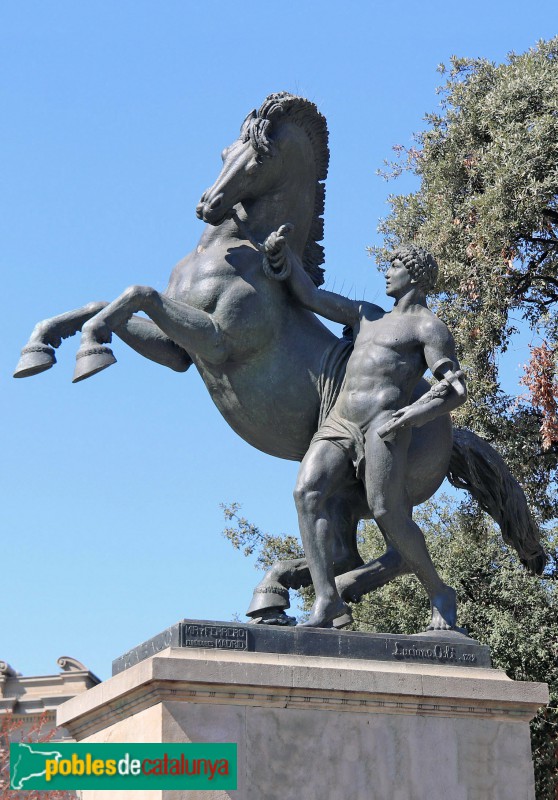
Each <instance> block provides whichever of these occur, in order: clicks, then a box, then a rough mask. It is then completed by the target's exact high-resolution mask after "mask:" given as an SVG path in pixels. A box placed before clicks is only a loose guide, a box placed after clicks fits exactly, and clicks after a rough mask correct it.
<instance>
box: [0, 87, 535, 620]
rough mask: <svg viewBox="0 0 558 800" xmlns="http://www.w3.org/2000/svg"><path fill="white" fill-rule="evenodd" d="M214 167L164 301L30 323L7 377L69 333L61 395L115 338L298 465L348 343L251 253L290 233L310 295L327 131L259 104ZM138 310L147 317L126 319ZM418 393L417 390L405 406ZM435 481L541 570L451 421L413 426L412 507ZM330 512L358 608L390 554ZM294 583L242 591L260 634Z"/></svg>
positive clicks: (275, 581)
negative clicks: (376, 550) (72, 358)
mask: <svg viewBox="0 0 558 800" xmlns="http://www.w3.org/2000/svg"><path fill="white" fill-rule="evenodd" d="M222 158H223V168H222V170H221V173H220V175H219V177H218V178H217V180H216V182H215V183H214V184H213V186H212V187H211V188H210V189H208V190H207V191H206V192H204V194H203V195H202V197H201V200H200V203H199V205H198V207H197V215H198V217H199V218H200V219H201V220H203V221H204V222H205V223H207V225H206V227H205V230H204V232H203V234H202V236H201V239H200V241H199V243H198V245H197V247H196V248H195V249H194V250H193V251H192V252H191V253H190V254H189V255H188V256H186V257H185V258H184V259H183V260H182V261H180V262H179V263H178V264H177V265H176V267H175V268H174V270H173V271H172V273H171V276H170V280H169V284H168V287H167V289H166V290H165V291H164V292H158V291H156V290H155V289H153V288H150V287H146V286H131V287H129V288H128V289H126V290H125V291H124V292H123V293H122V294H121V295H120V296H119V297H117V298H116V300H114V301H113V302H111V303H102V302H97V303H90V304H89V305H86V306H84V307H82V308H79V309H77V310H74V311H70V312H67V313H65V314H62V315H60V316H56V317H53V318H51V319H48V320H46V321H44V322H41V323H39V324H38V325H37V326H36V327H35V329H34V330H33V333H32V335H31V338H30V340H29V342H28V344H27V345H26V346H25V347H24V348H23V350H22V355H21V359H20V362H19V364H18V366H17V369H16V372H15V377H27V376H30V375H35V374H37V373H39V372H42V371H44V370H46V369H48V368H49V367H51V366H52V365H53V364H54V363H55V361H56V359H55V354H54V350H55V348H57V347H58V346H59V345H60V344H61V341H62V340H63V339H65V338H67V337H69V336H72V335H74V334H75V333H77V332H78V331H81V334H82V335H81V345H80V348H79V350H78V352H77V364H76V371H75V375H74V382H76V381H81V380H84V379H85V378H88V377H89V376H91V375H94V374H95V373H96V372H99V371H100V370H102V369H105V368H106V367H108V366H110V365H111V364H113V363H114V362H115V361H116V359H115V357H114V355H113V353H112V350H111V349H110V348H109V347H108V344H110V342H111V339H112V334H113V333H116V335H117V336H118V337H120V338H121V339H122V340H123V341H124V342H126V343H127V344H128V345H130V346H131V347H132V348H133V349H134V350H136V351H137V352H138V353H140V354H141V355H143V356H145V357H146V358H149V359H151V360H152V361H156V362H157V363H159V364H162V365H164V366H166V367H169V368H170V369H173V370H176V371H178V372H184V371H186V370H187V369H188V368H189V367H190V366H191V365H192V364H194V365H195V366H196V368H197V369H198V371H199V372H200V374H201V376H202V379H203V381H204V383H205V385H206V386H207V388H208V390H209V393H210V395H211V397H212V399H213V401H214V402H215V404H216V405H217V407H218V409H219V411H220V412H221V413H222V415H223V416H224V417H225V419H226V420H227V422H228V423H229V425H230V426H231V427H232V428H233V429H234V430H235V431H236V432H237V433H238V434H239V435H240V436H241V437H242V438H243V439H245V440H246V441H247V442H249V443H250V444H252V445H253V446H254V447H257V448H258V449H260V450H262V451H264V452H265V453H269V454H270V455H273V456H278V457H280V458H286V459H292V460H297V461H298V460H301V459H302V457H303V456H304V454H305V452H306V450H307V448H308V445H309V443H310V440H311V438H312V436H313V434H314V433H315V431H316V430H317V428H318V424H319V421H320V419H323V418H324V417H325V416H326V415H327V412H328V411H329V409H330V408H331V407H332V405H333V403H334V402H335V398H336V396H337V393H338V391H339V387H340V385H341V382H342V379H343V374H344V368H345V364H346V361H347V358H348V355H349V353H350V348H351V340H350V337H348V338H343V339H338V338H337V337H336V336H335V335H334V334H333V333H331V332H330V331H329V330H328V329H327V328H326V327H325V326H324V325H323V324H322V323H321V322H320V321H319V320H318V319H317V318H316V317H315V316H314V315H313V314H312V313H310V312H308V311H306V310H304V309H302V308H300V307H298V306H297V305H296V304H293V303H292V302H290V300H289V296H288V292H287V289H286V288H285V286H284V284H283V283H282V282H281V281H279V280H278V281H272V280H269V279H268V277H266V275H265V274H264V271H263V268H262V261H263V255H262V250H261V248H260V247H259V246H258V242H263V241H264V240H265V239H266V237H267V236H269V234H270V233H271V232H272V231H275V230H277V229H278V228H279V227H280V226H281V225H282V224H284V223H285V222H290V223H292V224H293V225H294V230H293V232H292V234H291V236H290V238H289V246H290V248H291V250H293V251H294V252H295V253H296V255H297V256H298V257H299V258H300V259H301V261H302V263H303V264H304V267H305V269H306V270H307V272H308V273H309V275H310V276H311V278H312V279H313V281H314V283H315V284H316V285H317V286H319V285H321V283H322V282H323V269H322V268H321V266H320V265H321V263H322V262H323V248H322V247H321V245H320V244H318V242H319V240H321V239H322V238H323V219H322V214H323V210H324V193H325V192H324V183H323V182H324V181H325V178H326V175H327V167H328V161H329V150H328V133H327V126H326V121H325V118H324V117H323V116H322V115H321V114H320V113H319V111H318V110H317V108H316V106H315V105H314V104H313V103H311V102H309V101H308V100H305V99H303V98H300V97H296V96H294V95H291V94H288V93H286V92H282V93H278V94H272V95H270V96H269V97H268V98H267V99H266V100H265V101H264V103H263V104H262V106H261V107H260V109H259V110H258V111H257V112H256V111H253V112H252V113H251V114H249V115H248V117H247V118H246V119H245V121H244V123H243V125H242V128H241V131H240V136H239V138H238V139H237V140H236V141H235V142H233V143H232V145H230V147H228V148H226V149H225V150H224V151H223V154H222ZM139 311H141V312H144V313H145V314H146V315H147V316H148V317H149V319H145V317H139V316H135V314H136V312H139ZM428 388H429V385H428V384H427V383H426V382H425V381H423V382H422V384H421V385H420V386H419V389H418V390H417V391H418V395H420V394H422V393H424V392H425V391H427V389H428ZM456 434H457V435H456ZM448 471H449V472H450V477H451V479H452V481H453V482H454V483H455V484H456V485H460V486H462V487H464V488H468V489H469V490H470V491H471V492H472V493H473V495H474V496H475V497H476V498H477V500H479V502H480V503H481V505H482V506H483V508H485V509H486V510H488V511H490V513H491V514H492V516H493V517H494V518H495V519H496V520H497V521H498V522H499V523H500V525H501V527H502V531H503V535H504V537H505V538H506V540H507V541H509V542H511V543H512V544H514V546H515V547H516V549H517V550H518V552H519V555H520V558H521V559H522V561H523V562H524V563H525V564H526V565H527V566H528V567H529V568H531V569H534V570H535V571H541V570H542V567H543V565H544V553H543V551H542V548H541V546H540V544H539V540H538V532H537V529H536V526H535V525H534V523H533V522H532V520H531V517H530V515H529V511H528V509H527V505H526V502H525V497H524V495H523V492H522V491H521V489H520V487H519V485H518V484H517V483H516V482H515V480H514V479H513V477H512V476H511V475H510V473H509V471H508V470H507V467H506V466H505V464H504V462H503V461H502V459H501V458H500V457H499V456H498V454H497V453H496V452H495V451H494V450H493V449H492V448H491V447H490V446H489V445H488V444H486V443H485V442H482V440H480V439H479V437H477V436H475V435H474V434H472V433H470V432H468V431H460V432H454V433H453V434H452V428H451V421H450V419H449V417H440V418H438V419H436V420H434V421H433V422H431V423H429V424H427V425H425V426H424V427H422V428H415V429H413V434H412V443H411V446H410V450H409V457H408V475H407V483H408V493H409V497H410V500H411V502H412V503H413V505H417V504H419V503H421V502H423V501H424V500H426V499H427V498H429V497H430V496H431V495H432V494H433V493H434V492H435V491H436V489H437V488H438V487H439V486H440V484H441V482H442V480H443V478H444V477H445V475H446V474H447V473H448ZM510 494H511V495H512V498H513V502H511V503H510ZM510 505H511V506H512V507H513V508H512V509H510V510H509V511H508V510H506V509H507V508H508V509H509V508H510ZM330 512H331V518H332V519H333V520H335V521H336V524H335V528H336V536H337V542H336V547H335V556H334V559H335V569H336V573H337V574H338V575H339V579H338V580H339V584H340V591H341V592H342V594H343V596H344V597H346V598H348V599H358V598H359V597H360V596H361V595H362V594H363V593H364V592H367V591H370V590H372V589H373V588H375V587H377V586H380V585H382V584H383V583H385V582H386V581H388V580H391V579H392V578H393V577H396V576H397V575H399V574H402V573H403V572H405V571H406V567H405V565H404V564H403V563H402V560H401V558H400V557H399V554H398V553H396V552H394V551H393V550H388V551H387V552H386V553H385V555H384V556H382V557H381V558H379V559H375V560H374V561H372V562H370V563H369V564H366V565H364V564H363V562H362V559H361V558H360V556H359V554H358V550H357V546H356V527H357V524H358V521H359V520H360V519H361V518H364V517H366V516H367V515H368V514H369V512H368V510H367V506H366V503H365V501H364V497H363V496H362V488H361V487H360V485H359V484H358V483H357V482H356V481H355V484H354V486H352V487H349V488H348V489H347V491H346V493H345V495H344V496H342V497H338V498H336V500H335V507H334V508H331V509H330ZM308 582H309V573H308V569H307V567H306V563H305V561H304V560H303V559H302V560H297V561H292V562H282V563H280V564H278V565H276V566H275V567H274V568H273V570H271V571H270V572H269V573H268V575H267V576H266V578H265V579H264V581H262V584H260V587H259V589H258V590H257V591H256V593H255V599H254V601H253V603H252V606H251V608H250V609H249V614H250V615H251V616H252V617H254V618H255V619H256V620H258V621H264V622H266V621H268V622H279V623H281V622H285V621H286V620H287V619H288V618H286V617H285V615H284V609H285V608H286V607H288V589H289V588H292V587H298V586H301V585H304V584H307V583H308Z"/></svg>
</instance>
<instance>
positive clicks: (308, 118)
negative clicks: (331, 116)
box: [242, 92, 329, 286]
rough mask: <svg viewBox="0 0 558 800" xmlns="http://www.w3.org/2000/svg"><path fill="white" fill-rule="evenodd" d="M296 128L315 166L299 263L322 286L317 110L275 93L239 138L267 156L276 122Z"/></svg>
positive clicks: (321, 147) (323, 126)
mask: <svg viewBox="0 0 558 800" xmlns="http://www.w3.org/2000/svg"><path fill="white" fill-rule="evenodd" d="M285 118H286V119H287V120H288V121H289V122H293V123H295V125H298V126H299V127H300V128H302V130H303V131H304V132H305V133H306V135H307V136H308V139H309V141H310V144H311V145H312V150H313V152H314V160H315V164H316V190H315V193H314V197H315V199H314V216H313V219H312V223H311V225H310V230H309V231H308V239H307V240H306V245H305V247H304V251H303V254H302V263H303V265H304V269H305V270H306V272H307V273H308V275H309V276H310V277H311V278H312V280H313V282H314V284H315V285H316V286H321V285H322V283H323V282H324V270H323V268H322V267H321V266H320V265H321V264H323V263H324V248H323V246H322V245H321V244H319V242H320V241H321V240H322V239H323V238H324V219H323V213H324V205H325V185H324V183H323V182H324V181H325V179H326V178H327V168H328V165H329V146H328V138H329V137H328V131H327V122H326V119H325V117H324V116H323V115H322V114H320V112H319V111H318V109H317V107H316V106H315V105H314V103H312V102H310V100H306V99H305V98H304V97H297V96H296V95H294V94H290V93H289V92H276V93H275V94H270V95H269V97H266V99H265V100H264V102H263V103H262V105H261V106H260V108H259V110H258V111H257V112H256V111H253V112H252V114H251V115H249V116H248V117H247V119H246V121H245V124H244V126H243V130H242V137H243V138H244V140H245V141H248V139H250V141H251V143H252V146H253V147H254V149H255V150H256V152H258V153H260V154H261V155H263V156H269V155H271V150H272V142H271V140H270V138H269V136H270V134H271V133H272V131H273V126H274V124H275V123H276V122H278V121H279V120H280V119H285Z"/></svg>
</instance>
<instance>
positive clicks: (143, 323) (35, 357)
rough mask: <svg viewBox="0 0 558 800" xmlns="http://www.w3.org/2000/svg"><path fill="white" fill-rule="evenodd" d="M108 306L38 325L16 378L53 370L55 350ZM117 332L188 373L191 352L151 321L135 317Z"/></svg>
mask: <svg viewBox="0 0 558 800" xmlns="http://www.w3.org/2000/svg"><path fill="white" fill-rule="evenodd" d="M107 305H108V303H106V302H96V303H88V304H87V305H86V306H82V307H81V308H76V309H74V310H73V311H67V312H66V313H65V314H59V315H58V316H56V317H51V318H50V319H45V320H43V321H42V322H39V323H38V324H37V325H35V328H34V329H33V333H32V334H31V337H30V339H29V341H28V342H27V344H26V345H25V347H24V348H23V350H22V351H21V357H20V359H19V362H18V365H17V367H16V370H15V372H14V378H27V377H30V376H31V375H38V374H39V373H40V372H44V371H45V370H47V369H50V367H52V366H53V365H54V364H56V356H55V354H54V351H55V349H56V348H58V347H60V345H61V343H62V340H63V339H67V338H68V337H70V336H74V334H76V333H77V332H78V331H81V329H82V327H83V325H84V324H85V323H86V322H87V320H89V319H91V318H92V317H94V316H95V315H96V314H98V313H99V312H100V311H102V310H103V309H104V308H106V307H107ZM114 332H115V333H116V335H117V336H118V337H119V338H120V339H122V341H124V342H126V344H127V345H129V346H130V347H131V348H132V349H134V350H135V351H136V352H137V353H139V354H140V355H142V356H145V358H149V359H150V360H151V361H155V362H156V363H158V364H162V365H163V366H165V367H169V369H173V370H175V371H176V372H184V371H185V370H187V369H188V367H189V366H191V364H192V359H191V358H190V356H189V355H188V353H187V352H186V351H185V350H183V349H182V348H181V347H179V346H178V345H177V344H175V342H173V341H172V340H171V339H169V337H168V336H166V335H165V334H164V333H163V331H161V330H160V329H159V328H158V327H157V326H156V325H155V323H154V322H151V320H148V319H144V318H143V317H132V318H131V319H129V320H128V321H126V322H124V323H123V324H122V325H120V326H118V327H116V328H115V331H114Z"/></svg>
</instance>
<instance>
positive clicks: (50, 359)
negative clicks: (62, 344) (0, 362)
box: [14, 344, 56, 378]
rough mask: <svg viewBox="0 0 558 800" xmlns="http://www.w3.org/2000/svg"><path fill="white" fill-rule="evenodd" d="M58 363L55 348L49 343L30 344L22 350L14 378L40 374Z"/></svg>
mask: <svg viewBox="0 0 558 800" xmlns="http://www.w3.org/2000/svg"><path fill="white" fill-rule="evenodd" d="M54 364H56V356H55V355H54V350H53V348H52V347H49V346H48V345H47V344H29V345H27V346H26V347H24V348H23V350H22V351H21V357H20V359H19V361H18V363H17V367H16V369H15V372H14V378H29V377H30V376H31V375H38V374H39V372H44V371H45V370H46V369H50V368H51V367H52V366H54Z"/></svg>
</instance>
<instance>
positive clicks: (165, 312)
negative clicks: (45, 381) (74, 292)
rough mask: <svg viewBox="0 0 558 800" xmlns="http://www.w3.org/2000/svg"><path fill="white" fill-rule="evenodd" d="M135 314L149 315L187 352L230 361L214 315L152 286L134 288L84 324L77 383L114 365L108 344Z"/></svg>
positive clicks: (217, 362)
mask: <svg viewBox="0 0 558 800" xmlns="http://www.w3.org/2000/svg"><path fill="white" fill-rule="evenodd" d="M136 311H143V312H144V313H146V314H147V315H148V317H150V319H151V320H153V322H154V323H155V324H156V325H157V327H158V328H159V329H160V330H161V331H163V333H164V334H166V336H168V337H169V339H171V340H172V341H173V342H174V343H175V344H176V345H178V346H179V347H181V348H182V349H183V350H185V351H186V352H188V353H195V354H197V355H199V356H200V358H203V359H204V360H206V361H209V362H210V363H214V364H220V363H222V362H223V361H225V359H226V358H227V355H228V349H227V346H226V341H225V337H224V335H223V333H222V331H221V330H220V328H219V326H218V325H217V323H216V321H215V320H214V318H213V316H212V315H211V314H208V313H207V312H205V311H201V310H200V309H198V308H194V307H193V306H189V305H187V304H186V303H180V302H178V301H176V300H171V299H170V298H169V297H167V296H166V295H164V294H160V293H159V292H157V291H156V290H155V289H151V288H150V287H147V286H131V287H130V288H129V289H126V291H125V292H123V294H121V295H120V297H117V298H116V300H114V301H113V302H112V303H110V304H109V305H108V306H106V307H105V308H104V309H103V310H102V311H100V312H99V313H98V314H96V315H95V316H94V317H92V318H91V319H90V320H88V321H87V322H86V323H85V324H84V325H83V328H82V337H81V345H80V348H79V351H78V353H77V355H76V358H77V364H76V371H75V374H74V382H76V381H80V380H83V379H84V378H88V377H89V376H90V375H94V374H95V373H96V372H100V370H102V369H105V367H109V366H110V365H111V364H114V362H115V361H116V359H115V358H114V355H113V353H112V350H111V349H110V348H108V347H106V344H108V343H110V341H111V339H112V334H113V332H117V331H118V330H119V329H121V328H122V326H123V325H125V324H126V323H127V322H128V321H129V320H130V318H131V317H132V315H133V314H134V313H135V312H136Z"/></svg>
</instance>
